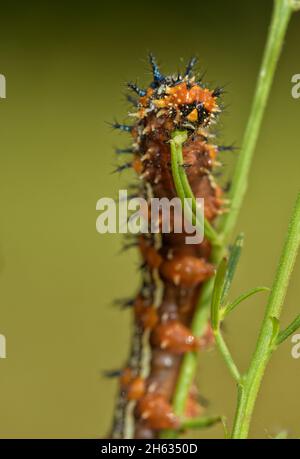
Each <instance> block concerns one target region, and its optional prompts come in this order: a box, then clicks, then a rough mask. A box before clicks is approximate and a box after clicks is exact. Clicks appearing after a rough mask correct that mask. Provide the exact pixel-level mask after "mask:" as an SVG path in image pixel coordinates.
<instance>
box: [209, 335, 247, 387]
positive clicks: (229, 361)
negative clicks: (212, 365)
mask: <svg viewBox="0 0 300 459" xmlns="http://www.w3.org/2000/svg"><path fill="white" fill-rule="evenodd" d="M214 335H215V340H216V345H217V347H218V349H219V351H220V353H221V354H222V356H223V359H224V360H225V363H226V365H227V367H228V369H229V371H230V373H231V375H232V376H233V379H234V380H235V381H236V383H237V384H239V383H240V381H241V375H240V372H239V370H238V368H237V366H236V364H235V363H234V360H233V358H232V357H231V354H230V351H229V349H228V347H227V344H226V343H225V341H224V338H223V336H222V333H221V332H220V330H219V329H218V330H216V331H215V332H214Z"/></svg>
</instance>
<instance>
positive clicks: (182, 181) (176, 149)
mask: <svg viewBox="0 0 300 459" xmlns="http://www.w3.org/2000/svg"><path fill="white" fill-rule="evenodd" d="M186 139H187V132H186V131H174V132H173V133H172V135H171V141H170V144H171V168H172V175H173V180H174V184H175V188H176V192H177V194H178V196H179V198H180V200H181V202H182V205H183V206H184V205H185V199H186V198H188V199H190V200H191V204H192V206H191V207H192V209H191V210H192V223H193V224H196V225H197V226H199V227H200V229H201V222H200V221H198V219H197V215H196V209H197V202H196V198H195V196H194V193H193V191H192V189H191V186H190V184H189V181H188V178H187V176H186V173H185V171H184V162H183V154H182V145H183V143H184V142H185V140H186ZM184 208H185V209H186V207H184ZM204 232H205V236H206V237H207V239H208V240H209V241H211V243H212V244H213V245H222V241H221V239H220V237H219V236H218V234H217V232H216V230H215V229H214V228H213V227H212V226H211V224H210V223H209V221H208V220H207V219H206V218H204Z"/></svg>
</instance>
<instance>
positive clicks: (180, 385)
mask: <svg viewBox="0 0 300 459" xmlns="http://www.w3.org/2000/svg"><path fill="white" fill-rule="evenodd" d="M295 3H296V2H295ZM295 3H294V2H293V5H292V2H291V0H275V7H274V12H273V16H272V20H271V26H270V29H269V35H268V40H267V43H266V47H265V51H264V57H263V61H262V65H261V69H260V72H259V76H258V81H257V86H256V91H255V96H254V100H253V105H252V108H251V112H250V116H249V120H248V124H247V127H246V130H245V134H244V139H243V142H242V149H241V153H240V157H239V160H238V163H237V166H236V169H235V174H234V177H233V182H232V188H231V192H230V196H229V197H230V199H231V210H230V212H229V213H227V214H226V215H224V217H223V219H222V220H221V222H220V229H221V231H222V234H223V240H224V245H223V247H218V246H215V247H213V250H212V256H211V261H212V262H213V263H215V264H216V265H217V264H218V263H219V262H220V260H221V258H222V257H223V256H224V254H225V253H226V246H225V243H226V242H227V241H228V239H229V237H230V236H231V234H232V232H233V230H234V227H235V225H236V222H237V218H238V215H239V212H240V209H241V207H242V203H243V199H244V196H245V193H246V190H247V184H248V176H249V172H250V166H251V161H252V157H253V152H254V148H255V145H256V142H257V138H258V134H259V130H260V126H261V122H262V118H263V114H264V111H265V107H266V103H267V99H268V95H269V92H270V89H271V85H272V81H273V78H274V73H275V69H276V64H277V62H278V59H279V55H280V52H281V49H282V45H283V40H284V36H285V32H286V29H287V26H288V22H289V18H290V16H291V12H292V8H295V7H296V5H295ZM180 182H181V181H180ZM213 282H214V281H213V279H211V280H209V281H208V282H206V284H205V285H204V286H203V288H202V291H201V296H200V301H199V303H198V305H197V308H196V311H195V314H194V318H193V323H192V331H193V333H194V334H195V335H196V336H202V335H203V333H204V332H205V330H206V327H207V320H208V318H209V309H210V298H211V293H212V289H213ZM196 368H197V353H195V352H192V353H188V354H186V355H185V356H184V358H183V362H182V365H181V369H180V373H179V378H178V381H177V385H176V388H175V393H174V397H173V407H174V412H175V413H176V414H177V415H182V413H183V411H184V407H185V403H186V399H187V396H188V392H189V389H190V386H191V383H192V380H193V378H194V376H195V372H196ZM169 433H170V432H169ZM173 434H174V432H173ZM174 435H175V436H176V434H174ZM169 438H171V437H169Z"/></svg>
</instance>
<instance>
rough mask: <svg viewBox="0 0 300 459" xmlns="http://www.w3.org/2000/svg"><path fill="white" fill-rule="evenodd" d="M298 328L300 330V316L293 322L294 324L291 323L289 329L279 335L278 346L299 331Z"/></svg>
mask: <svg viewBox="0 0 300 459" xmlns="http://www.w3.org/2000/svg"><path fill="white" fill-rule="evenodd" d="M298 328H300V314H299V316H297V317H296V319H295V320H293V322H291V323H290V325H289V326H288V327H287V328H285V329H284V330H282V331H281V332H280V333H279V335H278V337H277V341H276V344H277V345H278V344H281V343H283V341H285V340H286V339H287V338H289V337H290V336H291V335H292V334H293V333H295V331H297V330H298Z"/></svg>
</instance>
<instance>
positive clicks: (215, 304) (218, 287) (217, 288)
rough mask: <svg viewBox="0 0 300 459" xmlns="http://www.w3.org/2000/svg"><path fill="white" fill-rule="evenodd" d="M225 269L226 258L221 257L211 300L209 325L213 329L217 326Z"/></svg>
mask: <svg viewBox="0 0 300 459" xmlns="http://www.w3.org/2000/svg"><path fill="white" fill-rule="evenodd" d="M226 271H227V258H223V259H222V260H221V262H220V264H219V266H218V269H217V273H216V278H215V283H214V288H213V293H212V300H211V325H212V328H213V330H214V331H216V330H218V328H219V321H220V306H221V296H222V291H223V288H224V280H225V276H226Z"/></svg>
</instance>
